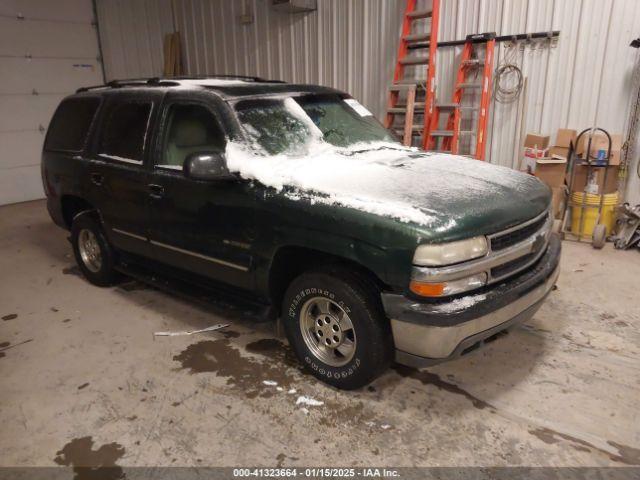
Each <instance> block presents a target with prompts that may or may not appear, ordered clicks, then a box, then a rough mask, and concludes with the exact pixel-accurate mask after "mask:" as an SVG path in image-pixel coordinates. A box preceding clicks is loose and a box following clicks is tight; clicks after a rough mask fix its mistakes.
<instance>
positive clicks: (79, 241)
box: [71, 211, 118, 287]
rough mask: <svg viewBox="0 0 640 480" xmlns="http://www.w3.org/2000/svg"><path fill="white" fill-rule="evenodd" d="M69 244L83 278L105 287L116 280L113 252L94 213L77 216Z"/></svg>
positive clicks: (89, 212) (88, 212)
mask: <svg viewBox="0 0 640 480" xmlns="http://www.w3.org/2000/svg"><path fill="white" fill-rule="evenodd" d="M71 244H72V245H73V253H74V255H75V258H76V263H77V264H78V267H80V270H81V271H82V273H83V274H84V276H85V278H86V279H87V280H89V281H90V282H91V283H93V284H94V285H98V286H100V287H106V286H109V285H112V284H113V283H114V282H115V281H116V279H117V278H118V273H117V272H116V271H115V270H114V268H113V267H114V264H115V252H114V250H113V247H111V245H110V244H109V241H108V240H107V238H106V236H105V235H104V232H103V230H102V227H101V226H100V223H99V222H98V220H97V218H96V214H95V212H92V211H87V212H83V213H81V214H79V215H77V216H76V217H75V218H74V219H73V224H72V226H71Z"/></svg>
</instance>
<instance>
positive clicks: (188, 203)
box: [149, 95, 254, 289]
mask: <svg viewBox="0 0 640 480" xmlns="http://www.w3.org/2000/svg"><path fill="white" fill-rule="evenodd" d="M212 103H213V102H212V101H211V100H210V99H207V100H206V101H204V100H203V101H198V100H194V99H193V96H191V97H189V98H183V97H182V96H180V95H170V96H169V98H168V100H167V101H166V102H165V104H164V106H163V111H162V119H161V122H160V132H159V133H160V135H159V136H158V142H157V145H156V149H155V154H154V162H153V166H152V171H151V173H150V177H149V178H150V182H149V205H150V212H149V213H150V215H149V216H150V231H149V237H150V241H151V248H152V254H153V256H154V258H155V259H157V260H159V261H160V262H162V263H166V264H169V265H172V266H174V267H177V268H180V269H183V270H186V271H189V272H193V273H197V274H199V275H204V276H206V277H209V278H211V279H214V280H217V281H221V282H224V283H228V284H231V285H234V286H237V287H241V288H245V289H251V288H252V286H253V284H252V283H253V281H252V271H251V266H252V265H251V263H252V254H251V248H252V242H253V235H252V231H253V230H252V225H253V223H254V222H253V215H254V209H252V208H251V207H250V202H249V197H250V192H249V191H248V188H249V186H248V184H247V183H246V182H242V181H241V180H240V179H237V180H236V179H232V180H228V179H227V180H220V181H202V180H196V179H192V178H187V177H186V176H185V175H184V173H183V165H184V162H185V160H186V159H187V157H188V156H189V155H190V154H194V153H214V152H221V153H223V152H224V151H225V146H226V135H225V131H224V128H223V127H222V122H221V121H220V118H221V117H220V115H219V114H218V112H217V110H216V108H215V105H212Z"/></svg>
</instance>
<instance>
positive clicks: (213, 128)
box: [158, 104, 226, 170]
mask: <svg viewBox="0 0 640 480" xmlns="http://www.w3.org/2000/svg"><path fill="white" fill-rule="evenodd" d="M166 125H167V128H166V134H165V136H164V144H163V148H162V157H161V159H160V161H159V162H158V166H159V167H164V168H171V169H174V170H182V166H183V165H184V161H185V160H186V159H187V157H188V156H189V155H191V154H192V153H200V152H202V153H213V152H224V149H225V144H226V140H225V135H224V132H223V131H222V128H220V125H219V123H218V120H217V119H216V117H215V115H214V114H213V113H212V112H211V111H210V110H209V109H207V108H206V107H204V106H203V105H197V104H174V105H171V107H169V114H168V116H167V123H166Z"/></svg>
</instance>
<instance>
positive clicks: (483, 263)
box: [412, 209, 553, 285]
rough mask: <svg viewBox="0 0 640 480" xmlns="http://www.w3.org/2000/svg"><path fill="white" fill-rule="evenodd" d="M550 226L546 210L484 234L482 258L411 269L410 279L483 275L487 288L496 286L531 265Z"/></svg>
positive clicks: (450, 278) (543, 249) (539, 253)
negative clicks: (486, 246) (485, 247)
mask: <svg viewBox="0 0 640 480" xmlns="http://www.w3.org/2000/svg"><path fill="white" fill-rule="evenodd" d="M552 227H553V216H552V215H551V210H550V209H549V210H547V211H545V212H544V213H542V214H540V215H538V216H537V217H535V218H532V219H531V220H528V221H526V222H524V223H521V224H520V225H516V226H515V227H511V228H508V229H506V230H503V231H501V232H497V233H494V234H491V235H487V240H488V241H489V246H490V248H489V252H488V253H487V255H485V256H484V257H481V258H477V259H475V260H470V261H468V262H463V263H458V264H456V265H450V266H445V267H421V266H414V267H413V270H412V278H413V279H415V280H417V281H424V282H440V281H448V280H456V279H459V278H464V277H467V276H469V275H473V274H476V273H481V272H485V273H486V274H487V285H488V284H491V283H495V282H497V281H500V280H503V279H505V278H507V277H509V276H511V275H514V274H516V273H518V272H521V271H522V270H525V269H526V268H528V267H529V266H531V265H533V264H534V263H535V262H536V261H537V260H538V259H539V258H540V257H541V256H542V254H543V253H544V252H545V250H546V248H547V245H548V243H549V236H550V235H551V229H552Z"/></svg>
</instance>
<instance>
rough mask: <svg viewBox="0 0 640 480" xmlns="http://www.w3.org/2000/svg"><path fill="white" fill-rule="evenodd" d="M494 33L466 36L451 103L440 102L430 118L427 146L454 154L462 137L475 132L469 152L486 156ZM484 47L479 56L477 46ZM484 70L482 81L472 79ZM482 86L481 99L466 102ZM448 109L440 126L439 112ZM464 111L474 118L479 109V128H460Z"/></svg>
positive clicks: (475, 155) (426, 138)
mask: <svg viewBox="0 0 640 480" xmlns="http://www.w3.org/2000/svg"><path fill="white" fill-rule="evenodd" d="M495 39H496V34H495V33H482V34H477V35H469V36H467V38H466V40H465V43H464V47H463V50H462V56H461V58H460V65H459V67H458V73H457V75H456V84H455V88H454V90H453V98H452V99H451V103H442V104H440V103H437V104H436V106H435V110H434V113H433V115H432V116H431V118H430V125H429V128H428V129H427V132H428V133H427V136H426V137H425V142H424V149H425V150H435V151H439V152H446V153H452V154H460V153H461V152H460V146H459V145H460V138H461V137H462V136H471V137H473V136H475V138H476V141H475V142H469V143H470V151H469V152H467V156H470V157H473V158H476V159H478V160H484V159H485V146H486V140H487V136H486V130H487V120H488V118H489V102H490V101H491V88H492V73H493V53H494V48H495V43H496V40H495ZM481 47H484V56H483V57H480V56H479V52H478V50H480V49H481ZM480 69H481V70H482V77H481V82H480V83H478V82H473V81H472V80H473V78H472V76H473V75H476V78H477V76H478V75H477V73H478V71H479V70H480ZM478 89H479V90H480V102H479V104H477V105H473V104H472V105H468V104H467V105H464V104H463V101H464V99H465V96H468V94H470V93H475V95H474V97H477V90H478ZM443 111H448V112H449V114H448V118H447V123H446V127H445V129H444V130H439V129H438V128H439V124H440V114H441V113H442V112H443ZM463 112H471V113H472V115H471V117H468V118H466V119H464V120H468V121H471V122H473V112H478V117H477V122H476V123H477V125H476V129H475V130H474V129H470V130H461V128H460V126H461V123H462V121H463ZM438 139H441V147H440V148H439V149H438Z"/></svg>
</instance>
